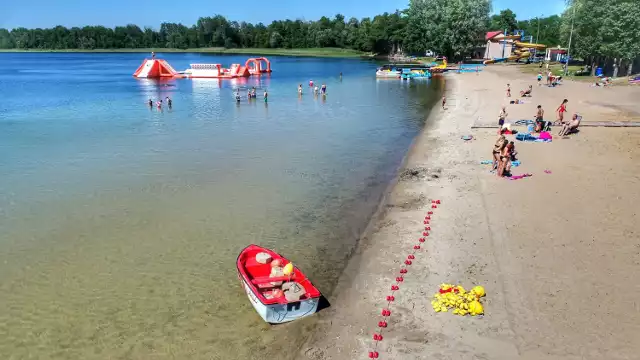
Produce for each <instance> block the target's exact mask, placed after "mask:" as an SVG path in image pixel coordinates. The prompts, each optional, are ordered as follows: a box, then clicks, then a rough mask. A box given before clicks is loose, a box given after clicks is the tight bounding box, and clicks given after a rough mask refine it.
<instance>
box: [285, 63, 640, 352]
mask: <svg viewBox="0 0 640 360" xmlns="http://www.w3.org/2000/svg"><path fill="white" fill-rule="evenodd" d="M507 83H510V84H511V89H512V96H513V97H512V98H515V97H516V96H517V94H518V93H519V91H520V90H522V89H525V88H526V87H527V86H528V85H529V84H532V85H534V89H533V97H532V98H528V99H526V101H527V103H525V104H519V105H508V102H509V98H507V97H506V94H505V90H506V84H507ZM535 83H536V81H535V77H534V76H532V75H527V74H522V73H520V71H519V70H518V69H517V67H515V66H501V65H497V66H490V67H487V69H486V70H485V71H483V72H481V73H479V74H475V73H468V74H456V75H451V76H447V90H446V94H447V108H446V110H441V109H436V110H434V111H433V112H432V113H431V115H430V118H429V119H428V122H427V123H428V125H427V127H426V128H425V130H424V132H423V133H422V135H420V136H419V137H418V138H417V139H416V141H415V143H414V145H413V147H412V150H411V151H410V153H409V154H408V156H407V159H406V163H405V166H404V169H403V171H402V172H401V174H400V176H399V179H398V182H397V184H396V185H395V186H394V187H393V189H392V191H391V193H390V194H389V195H388V196H387V198H386V199H385V203H384V207H383V209H382V210H381V211H380V213H379V215H378V216H377V217H376V219H374V220H373V222H372V226H371V227H370V231H369V232H368V233H367V234H366V236H365V237H363V239H362V240H361V241H360V243H359V246H358V248H357V250H356V253H355V255H354V257H353V258H352V260H351V261H350V263H349V265H348V267H347V268H346V270H345V272H344V274H343V276H342V278H341V280H340V284H339V289H338V290H337V291H335V292H334V293H335V294H336V295H334V296H333V297H332V298H330V299H329V301H330V302H331V304H332V306H331V307H330V308H329V309H326V310H324V311H322V312H321V313H319V314H318V315H317V317H318V320H319V324H318V326H317V329H316V331H315V332H314V335H313V336H312V337H311V338H310V339H309V341H308V343H307V344H306V345H305V346H304V347H303V348H302V349H301V352H300V354H299V356H298V357H297V358H300V359H312V360H320V359H334V360H338V359H367V358H369V357H368V352H369V351H371V350H372V349H374V347H375V341H373V338H372V336H373V334H374V333H377V332H378V327H377V324H378V322H379V321H380V320H382V319H383V318H382V316H381V315H380V314H381V310H382V309H384V308H386V307H387V301H386V300H385V298H386V296H387V295H390V293H391V291H390V287H391V285H393V284H394V283H395V278H396V276H399V275H400V274H399V269H400V268H401V266H402V264H403V262H404V260H405V259H406V258H407V254H408V253H411V252H412V251H413V250H412V249H413V246H414V244H416V243H417V240H418V238H419V237H420V234H421V232H422V231H423V228H424V225H423V219H424V216H425V213H426V212H427V211H429V210H431V200H432V199H440V200H441V201H442V204H441V205H440V206H439V208H438V209H435V210H434V211H435V212H436V213H435V214H434V216H433V220H432V221H431V227H432V230H431V234H430V235H431V236H429V237H428V238H427V241H426V242H425V243H424V244H423V246H422V247H421V249H420V250H418V251H417V253H416V255H415V260H413V261H412V264H411V266H409V267H408V273H407V274H406V275H405V277H404V281H403V282H402V284H401V285H400V290H399V291H397V292H396V293H395V301H394V302H393V303H392V304H391V306H390V308H389V309H390V310H391V316H390V317H389V318H388V320H387V321H388V327H387V328H385V329H383V330H382V335H383V340H382V341H380V342H379V343H378V345H377V349H376V351H377V352H378V353H379V358H380V359H505V360H506V359H531V360H534V359H535V360H540V359H550V360H551V359H553V360H556V359H557V360H559V359H563V360H565V359H566V360H574V359H575V360H577V359H637V358H638V353H640V342H638V341H637V339H639V338H640V302H638V300H637V299H639V298H640V283H639V282H638V280H636V279H635V278H634V274H636V273H637V270H638V267H639V266H640V234H639V232H640V231H639V229H640V227H638V221H639V220H640V219H639V216H638V209H639V207H638V203H640V191H638V189H640V161H639V160H640V128H602V127H587V126H583V127H581V129H580V132H579V133H578V134H575V135H571V136H569V138H565V139H563V138H558V137H554V140H553V142H551V143H522V142H518V141H516V149H517V150H518V153H519V156H518V157H519V160H520V161H521V162H522V165H521V166H519V167H516V168H514V169H513V170H512V172H513V173H514V174H516V175H517V174H523V173H530V174H533V176H532V177H529V178H524V179H521V180H517V181H510V180H506V179H503V178H498V177H497V176H496V175H495V174H493V173H491V172H490V165H481V164H480V162H481V161H483V160H490V159H491V150H492V146H493V143H494V142H495V140H496V137H497V135H496V130H495V129H483V128H479V129H472V126H474V125H475V126H477V125H480V126H485V125H491V124H497V116H498V112H499V111H500V106H502V105H506V106H507V111H508V113H509V116H508V117H507V122H515V121H516V120H520V119H532V117H533V115H534V113H535V108H536V105H537V104H541V105H542V106H543V108H544V109H545V111H546V119H547V120H554V119H555V114H554V111H555V109H556V108H557V106H558V105H559V104H560V102H561V101H562V99H563V98H567V99H569V105H568V109H569V113H570V114H571V113H573V112H579V113H580V114H582V115H583V117H584V120H583V124H585V125H587V124H588V123H589V122H619V121H638V120H639V118H640V104H638V101H637V99H639V98H640V89H639V88H637V87H626V86H620V87H613V88H607V89H603V88H593V87H590V85H589V84H587V83H579V82H565V84H564V85H562V86H559V87H556V88H547V87H538V86H537V85H536V84H535ZM519 130H521V131H522V130H526V129H524V128H522V127H521V128H519ZM558 130H559V129H558V128H554V130H553V135H554V136H555V134H557V132H558ZM463 135H473V136H474V138H475V139H474V140H472V141H468V142H465V141H463V140H461V136H463ZM508 138H509V139H510V140H514V139H513V138H514V137H513V136H508ZM545 170H546V172H545ZM441 283H455V284H461V285H463V286H465V287H466V288H470V287H471V286H473V285H482V286H484V287H485V289H486V291H487V296H486V298H485V300H484V305H485V306H484V309H485V315H484V316H481V317H469V316H466V317H460V316H455V315H453V314H451V313H450V312H449V313H435V312H434V311H433V309H432V307H431V304H430V301H431V298H432V296H433V294H434V293H435V292H436V291H437V290H438V287H439V284H441ZM634 339H635V340H636V341H634Z"/></svg>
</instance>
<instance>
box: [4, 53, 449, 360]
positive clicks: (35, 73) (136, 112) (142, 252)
mask: <svg viewBox="0 0 640 360" xmlns="http://www.w3.org/2000/svg"><path fill="white" fill-rule="evenodd" d="M144 55H145V54H95V53H92V54H73V53H60V54H55V53H52V54H47V53H28V54H20V53H0V94H2V99H1V100H0V229H1V231H0V309H2V311H0V334H1V336H0V358H2V359H45V358H46V359H84V360H86V359H107V358H111V359H225V360H229V359H250V358H258V356H260V357H262V356H278V358H279V359H287V358H291V357H293V356H294V355H295V354H296V350H297V348H298V347H299V345H300V342H301V341H303V340H304V338H305V336H307V335H308V334H309V331H311V330H312V328H313V326H314V321H315V317H313V316H312V317H309V318H306V319H303V320H301V321H297V322H294V323H291V324H286V325H281V326H269V325H267V324H265V323H264V322H263V321H262V319H261V318H260V317H259V316H258V315H257V313H256V312H255V311H254V310H253V308H252V307H251V305H250V303H249V301H248V299H247V297H246V295H245V294H244V292H243V290H242V288H241V287H240V283H239V281H238V278H237V273H236V269H235V260H236V257H237V255H238V253H239V252H240V250H241V249H242V248H244V247H245V246H246V245H248V244H251V243H256V244H259V245H262V246H266V247H269V248H273V249H274V250H276V251H278V252H280V253H282V254H283V255H285V256H287V257H289V258H290V259H291V260H292V261H293V262H294V263H295V264H296V265H297V266H299V267H300V268H301V269H302V270H303V271H305V272H306V273H307V275H308V276H309V277H310V278H311V280H312V281H313V282H314V284H315V285H316V286H317V287H318V288H319V289H320V290H321V291H322V292H323V293H324V294H325V295H327V296H329V295H331V294H332V292H333V290H334V287H335V285H336V282H337V279H338V277H339V276H340V273H341V271H342V269H343V268H344V266H345V263H346V260H347V258H348V256H349V254H350V252H351V251H352V250H353V248H354V246H355V245H356V242H357V239H358V237H359V235H360V234H361V232H362V231H363V230H364V228H365V226H366V224H367V221H368V220H369V218H370V216H371V215H372V213H373V212H374V211H375V210H376V208H377V206H378V203H379V201H380V199H381V196H382V195H383V193H384V191H385V189H386V188H387V187H388V184H389V183H390V181H392V179H393V178H394V177H395V175H396V172H397V169H398V167H399V166H400V165H401V162H402V159H403V157H404V156H405V154H406V152H407V150H408V149H409V146H410V144H411V142H412V140H413V139H414V138H415V136H416V135H417V134H419V132H420V131H421V130H422V128H423V126H424V122H425V119H426V116H427V114H428V112H429V110H430V108H431V106H432V105H433V103H434V101H436V100H437V99H438V98H439V96H440V93H441V90H442V87H443V82H441V81H437V80H436V79H434V80H433V81H422V82H417V81H415V82H401V81H398V80H383V81H378V80H376V79H375V68H376V66H377V64H375V63H373V62H370V61H365V60H357V59H316V58H291V57H269V58H270V60H271V62H272V68H273V73H272V74H271V76H261V77H251V78H248V79H242V80H221V81H220V80H215V79H213V80H212V79H208V80H205V79H200V80H187V79H180V80H173V81H169V82H162V83H159V82H156V81H150V80H137V79H134V78H133V77H132V76H131V75H132V73H133V72H134V71H135V70H136V68H137V67H138V66H139V65H140V63H141V62H142V60H143V58H144ZM158 57H161V58H164V59H166V60H167V61H168V62H169V63H170V64H171V65H173V67H174V68H176V69H177V70H184V69H186V68H188V67H189V64H190V63H222V64H224V65H230V64H231V63H244V62H245V60H246V59H247V57H248V56H213V55H206V54H159V55H158ZM340 72H342V73H343V74H344V77H343V78H342V80H341V79H340V78H339V76H338V75H339V73H340ZM311 79H313V80H314V81H315V82H316V83H317V84H322V83H325V84H326V85H327V96H326V98H322V97H320V98H315V97H314V96H313V95H312V94H311V92H310V89H309V87H308V85H307V83H308V81H309V80H311ZM298 84H303V88H304V90H305V94H304V95H303V96H302V97H301V98H299V97H298V96H297V86H298ZM253 86H256V87H257V88H258V94H259V96H258V99H257V101H252V102H248V101H247V100H246V97H244V96H243V98H242V101H241V103H240V104H239V105H238V104H236V103H235V101H234V91H235V89H236V88H240V89H241V91H242V94H243V95H245V94H246V90H247V89H248V88H250V87H253ZM264 89H268V91H269V102H268V103H267V104H265V103H264V102H263V101H262V99H261V94H262V92H263V90H264ZM167 96H169V97H171V98H172V100H173V108H172V109H171V110H170V109H168V108H166V106H165V107H164V109H163V110H162V111H159V110H158V109H156V108H155V107H153V108H151V109H150V108H149V107H148V106H147V105H146V101H147V100H148V99H149V98H152V99H154V100H157V99H164V98H165V97H167ZM333 305H334V306H337V305H336V304H333Z"/></svg>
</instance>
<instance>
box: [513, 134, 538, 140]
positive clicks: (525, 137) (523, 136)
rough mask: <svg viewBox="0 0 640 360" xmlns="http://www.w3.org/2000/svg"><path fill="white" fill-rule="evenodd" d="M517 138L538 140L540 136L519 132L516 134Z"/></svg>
mask: <svg viewBox="0 0 640 360" xmlns="http://www.w3.org/2000/svg"><path fill="white" fill-rule="evenodd" d="M516 140H519V141H536V140H538V138H537V137H535V136H533V135H531V134H526V133H519V134H516Z"/></svg>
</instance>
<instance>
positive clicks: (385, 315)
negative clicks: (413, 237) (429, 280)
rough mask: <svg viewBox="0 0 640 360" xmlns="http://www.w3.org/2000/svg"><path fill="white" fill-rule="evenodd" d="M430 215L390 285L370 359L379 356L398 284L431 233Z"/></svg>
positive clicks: (435, 205) (434, 204)
mask: <svg viewBox="0 0 640 360" xmlns="http://www.w3.org/2000/svg"><path fill="white" fill-rule="evenodd" d="M438 205H440V200H431V209H437V208H438ZM431 215H433V211H428V212H427V215H426V216H425V217H424V221H423V224H424V225H425V227H424V231H423V232H422V237H420V238H419V239H418V244H416V245H413V252H412V253H410V254H409V255H408V256H407V258H406V259H405V261H404V266H403V267H401V268H400V276H396V282H395V284H393V285H391V295H388V296H387V298H386V299H387V307H386V308H384V309H382V311H381V312H380V314H381V315H382V320H380V321H378V328H379V329H378V331H377V332H375V333H374V334H373V341H374V345H373V350H371V351H369V358H370V359H377V358H378V357H379V356H380V353H378V351H377V349H378V343H379V342H380V341H382V339H383V337H382V329H385V328H386V327H387V326H388V325H389V324H388V323H387V318H389V317H390V316H391V310H390V307H391V303H393V302H394V301H395V300H396V298H395V296H394V293H395V292H396V291H399V290H400V283H401V282H403V281H404V276H405V275H406V274H407V273H408V272H409V270H408V268H407V267H408V266H410V265H411V264H412V263H413V262H412V260H415V258H416V256H415V254H416V252H417V251H418V250H420V248H421V246H420V243H423V242H425V241H426V240H427V239H426V238H427V237H428V236H429V231H431Z"/></svg>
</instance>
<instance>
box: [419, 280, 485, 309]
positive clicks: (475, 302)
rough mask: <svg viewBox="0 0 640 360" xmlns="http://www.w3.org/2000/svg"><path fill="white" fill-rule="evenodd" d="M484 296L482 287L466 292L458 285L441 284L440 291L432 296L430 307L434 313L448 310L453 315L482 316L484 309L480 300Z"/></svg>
mask: <svg viewBox="0 0 640 360" xmlns="http://www.w3.org/2000/svg"><path fill="white" fill-rule="evenodd" d="M484 295H485V292H484V288H483V287H482V286H476V287H474V288H473V289H471V291H468V292H467V291H465V289H464V288H463V287H462V286H460V285H451V284H442V285H440V290H438V292H437V293H436V294H435V295H434V296H433V300H432V301H431V305H432V306H433V310H435V312H448V311H449V309H453V313H454V314H455V315H460V316H464V315H467V314H469V315H471V316H476V315H482V314H484V309H483V308H482V303H481V302H480V298H481V297H483V296H484Z"/></svg>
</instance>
